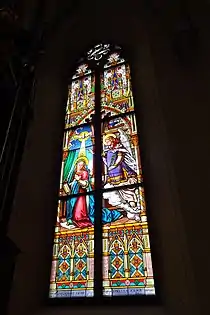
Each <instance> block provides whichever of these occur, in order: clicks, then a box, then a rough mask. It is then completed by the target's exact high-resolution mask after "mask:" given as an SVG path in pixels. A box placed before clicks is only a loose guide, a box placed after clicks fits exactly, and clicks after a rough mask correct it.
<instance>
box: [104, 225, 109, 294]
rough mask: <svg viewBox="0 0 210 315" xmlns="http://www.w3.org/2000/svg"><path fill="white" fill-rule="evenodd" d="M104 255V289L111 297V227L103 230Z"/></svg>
mask: <svg viewBox="0 0 210 315" xmlns="http://www.w3.org/2000/svg"><path fill="white" fill-rule="evenodd" d="M102 237H103V238H102V242H103V245H102V255H103V265H102V269H103V287H104V289H105V290H106V291H105V292H104V294H105V295H109V291H110V290H111V289H110V278H109V268H110V267H109V227H104V228H103V236H102Z"/></svg>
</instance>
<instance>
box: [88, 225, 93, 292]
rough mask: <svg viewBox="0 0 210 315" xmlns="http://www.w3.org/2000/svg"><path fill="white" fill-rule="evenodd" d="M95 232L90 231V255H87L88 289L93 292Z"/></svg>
mask: <svg viewBox="0 0 210 315" xmlns="http://www.w3.org/2000/svg"><path fill="white" fill-rule="evenodd" d="M93 233H94V232H93V231H89V241H88V253H87V288H89V289H92V290H93V277H94V234H93Z"/></svg>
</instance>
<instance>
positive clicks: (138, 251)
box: [50, 44, 155, 299]
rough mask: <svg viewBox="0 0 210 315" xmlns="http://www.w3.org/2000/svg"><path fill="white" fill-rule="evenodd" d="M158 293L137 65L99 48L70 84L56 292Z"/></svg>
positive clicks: (56, 250)
mask: <svg viewBox="0 0 210 315" xmlns="http://www.w3.org/2000/svg"><path fill="white" fill-rule="evenodd" d="M133 295H135V296H155V286H154V277H153V268H152V260H151V252H150V241H149V234H148V223H147V216H146V206H145V199H144V185H143V178H142V168H141V159H140V150H139V143H138V132H137V125H136V116H135V106H134V100H133V94H132V85H131V75H130V67H129V64H128V63H127V61H126V60H125V59H124V56H123V54H122V51H121V48H120V47H118V46H111V45H109V44H99V45H96V46H95V47H93V48H92V49H91V50H90V51H89V52H88V53H87V55H86V59H83V60H82V62H81V63H80V64H79V66H78V68H77V70H76V73H75V74H74V75H73V77H72V79H71V83H70V84H69V88H68V101H67V106H66V115H65V130H64V137H63V159H62V166H61V177H60V189H59V198H58V210H57V222H56V226H55V234H54V246H53V259H52V269H51V279H50V298H68V299H74V298H76V299H77V298H84V297H89V298H95V297H109V298H110V297H114V296H133Z"/></svg>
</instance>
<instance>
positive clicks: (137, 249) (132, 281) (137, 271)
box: [102, 187, 155, 296]
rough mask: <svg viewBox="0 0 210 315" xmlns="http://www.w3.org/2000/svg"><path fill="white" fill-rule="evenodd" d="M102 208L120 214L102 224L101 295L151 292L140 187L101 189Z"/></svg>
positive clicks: (152, 288)
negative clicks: (104, 190)
mask: <svg viewBox="0 0 210 315" xmlns="http://www.w3.org/2000/svg"><path fill="white" fill-rule="evenodd" d="M103 207H106V208H107V209H109V210H110V211H113V212H114V213H119V214H120V215H119V217H118V219H116V220H113V221H112V222H111V223H107V224H105V225H104V226H103V239H102V242H103V295H104V296H119V295H154V294H155V288H154V278H153V269H152V261H151V253H150V242H149V234H148V223H147V216H146V206H145V199H144V189H143V188H142V187H134V188H132V189H131V188H129V189H128V188H126V187H122V188H120V189H119V190H113V191H108V192H104V193H103Z"/></svg>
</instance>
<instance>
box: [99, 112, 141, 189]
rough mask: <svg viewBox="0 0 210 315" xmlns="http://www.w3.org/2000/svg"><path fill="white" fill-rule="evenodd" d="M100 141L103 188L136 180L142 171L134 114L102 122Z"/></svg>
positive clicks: (127, 183)
mask: <svg viewBox="0 0 210 315" xmlns="http://www.w3.org/2000/svg"><path fill="white" fill-rule="evenodd" d="M110 112H112V109H110ZM102 141H103V152H102V158H103V162H104V163H103V175H102V176H103V177H102V180H103V183H104V188H105V189H110V188H113V187H115V188H116V187H117V186H122V185H133V184H136V183H140V182H141V181H142V174H141V173H142V171H141V162H140V154H139V143H138V135H137V128H136V120H135V116H134V114H128V115H126V116H123V117H117V118H111V119H107V120H106V121H104V123H103V134H102Z"/></svg>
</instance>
